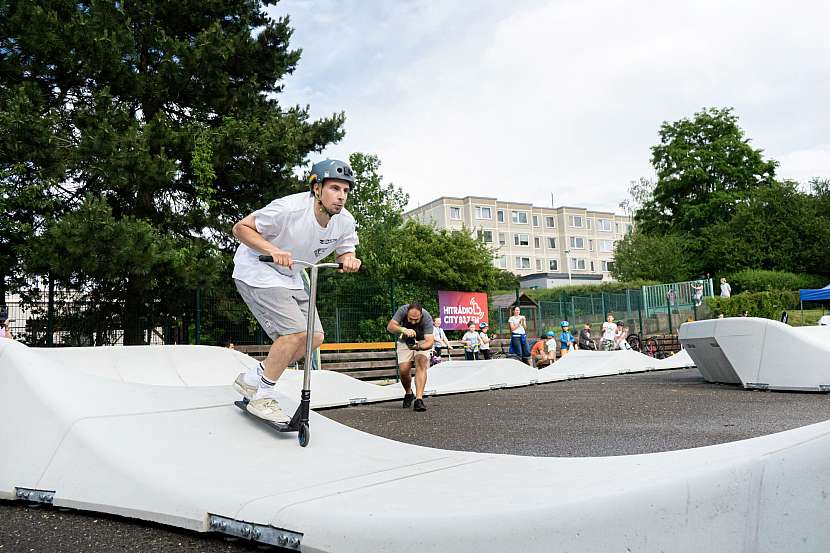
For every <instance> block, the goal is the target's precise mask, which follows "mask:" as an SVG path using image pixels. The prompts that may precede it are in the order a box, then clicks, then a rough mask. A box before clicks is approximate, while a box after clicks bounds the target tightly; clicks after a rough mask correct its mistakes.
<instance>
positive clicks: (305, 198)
mask: <svg viewBox="0 0 830 553" xmlns="http://www.w3.org/2000/svg"><path fill="white" fill-rule="evenodd" d="M354 185H355V180H354V174H353V172H352V169H351V167H349V165H348V164H346V163H344V162H342V161H337V160H328V159H327V160H325V161H321V162H319V163H315V164H314V166H313V167H312V168H311V175H310V177H309V192H301V193H299V194H292V195H290V196H285V197H283V198H278V199H276V200H274V201H272V202H271V203H270V204H268V205H267V206H265V207H263V208H262V209H260V210H258V211H255V212H253V213H252V214H250V215H248V216H247V217H245V218H244V219H242V220H241V221H239V222H238V223H236V224H235V225H234V227H233V235H234V236H235V237H236V238H237V239H238V240H239V241H240V242H241V244H240V245H239V248H237V250H236V255H235V256H234V259H233V261H234V268H233V279H234V282H235V284H236V289H237V290H238V291H239V294H240V295H241V296H242V299H243V300H244V301H245V303H246V305H247V306H248V308H249V309H250V310H251V313H253V315H254V317H256V319H257V321H259V324H260V325H261V326H262V328H263V330H264V331H265V332H266V333H267V334H268V336H269V337H270V338H271V339H272V340H273V341H274V343H273V344H272V345H271V348H270V350H269V351H268V357H267V358H266V359H265V361H264V362H263V363H260V364H259V367H258V368H257V369H256V370H251V371H249V372H247V373H241V374H240V375H239V376H238V377H237V378H236V381H235V382H234V388H235V389H236V390H237V391H239V392H240V393H241V394H242V395H243V397H244V398H245V399H247V400H249V403H248V412H249V413H251V414H252V415H256V416H257V417H260V418H262V419H265V420H267V421H271V422H275V423H285V422H288V421H289V420H290V417H289V416H288V415H286V414H285V413H284V412H283V410H282V408H281V407H280V405H279V403H278V402H277V399H276V394H275V391H274V385H275V384H276V383H277V381H278V380H279V378H280V376H282V373H283V372H284V371H285V368H286V367H287V366H288V365H291V364H293V363H296V362H297V361H299V360H300V359H302V358H303V357H304V356H305V350H306V331H307V328H308V314H309V313H308V310H309V298H308V293H306V291H305V287H304V285H303V280H302V276H301V275H300V272H301V271H302V267H301V266H299V265H296V266H295V264H294V262H293V261H294V259H299V260H303V261H309V262H311V263H318V262H319V261H320V260H321V259H324V258H325V257H326V256H328V255H329V254H330V253H331V252H336V255H337V262H338V263H342V264H343V271H345V272H349V273H351V272H355V271H357V270H358V269H359V268H360V260H359V259H357V258H356V257H355V246H357V243H358V240H357V232H356V230H355V220H354V217H352V215H351V213H349V212H348V211H346V200H347V199H348V197H349V192H351V191H353V190H354ZM260 255H270V256H272V257H273V259H274V263H273V264H271V263H263V262H261V261H260V260H259V256H260ZM314 315H315V316H314V336H313V347H314V348H317V347H319V346H320V344H322V343H323V326H322V324H321V323H320V318H319V316H317V313H316V310H315V313H314Z"/></svg>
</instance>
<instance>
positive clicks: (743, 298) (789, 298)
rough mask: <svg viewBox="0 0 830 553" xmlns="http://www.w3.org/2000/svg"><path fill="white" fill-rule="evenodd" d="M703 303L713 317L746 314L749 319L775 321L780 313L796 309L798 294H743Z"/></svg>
mask: <svg viewBox="0 0 830 553" xmlns="http://www.w3.org/2000/svg"><path fill="white" fill-rule="evenodd" d="M704 301H705V302H706V305H707V306H708V307H709V309H710V310H711V311H712V313H713V314H714V315H715V316H717V315H721V314H723V316H725V317H740V316H741V315H742V314H743V313H744V312H746V313H747V314H748V315H749V316H750V317H762V318H765V319H776V320H777V319H779V318H780V316H781V312H782V311H786V310H790V309H797V308H798V292H793V291H789V290H768V291H766V292H743V293H740V294H736V295H734V296H732V297H729V298H720V297H714V298H705V299H704Z"/></svg>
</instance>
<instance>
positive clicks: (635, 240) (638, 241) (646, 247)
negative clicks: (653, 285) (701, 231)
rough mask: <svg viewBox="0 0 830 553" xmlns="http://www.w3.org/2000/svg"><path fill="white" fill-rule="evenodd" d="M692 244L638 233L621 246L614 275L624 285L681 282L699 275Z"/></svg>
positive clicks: (618, 246) (666, 236) (612, 272)
mask: <svg viewBox="0 0 830 553" xmlns="http://www.w3.org/2000/svg"><path fill="white" fill-rule="evenodd" d="M689 249H690V248H689V244H688V242H687V241H686V240H685V239H684V238H682V237H679V236H672V235H665V236H655V235H649V234H645V233H643V232H641V231H640V230H639V229H636V230H635V231H634V232H633V233H630V234H627V235H626V236H625V237H624V238H623V239H622V240H620V241H619V242H617V244H616V246H615V248H614V265H613V267H612V269H611V275H612V276H613V277H614V278H615V279H617V280H621V281H634V280H656V281H658V282H677V281H682V280H686V279H688V278H690V277H691V276H692V275H694V274H697V273H698V271H699V267H695V266H694V265H693V264H692V262H691V261H692V259H693V257H692V256H690V255H689Z"/></svg>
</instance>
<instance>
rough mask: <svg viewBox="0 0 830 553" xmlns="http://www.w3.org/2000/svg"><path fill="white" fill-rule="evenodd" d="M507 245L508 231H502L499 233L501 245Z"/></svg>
mask: <svg viewBox="0 0 830 553" xmlns="http://www.w3.org/2000/svg"><path fill="white" fill-rule="evenodd" d="M506 245H507V233H506V232H500V233H499V246H506Z"/></svg>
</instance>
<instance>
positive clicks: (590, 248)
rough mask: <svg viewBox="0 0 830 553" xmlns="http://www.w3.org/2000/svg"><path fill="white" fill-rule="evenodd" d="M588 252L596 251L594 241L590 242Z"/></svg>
mask: <svg viewBox="0 0 830 553" xmlns="http://www.w3.org/2000/svg"><path fill="white" fill-rule="evenodd" d="M588 251H589V252H592V251H594V241H593V240H588Z"/></svg>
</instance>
